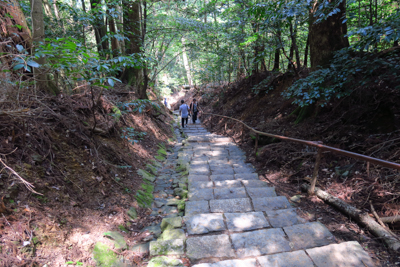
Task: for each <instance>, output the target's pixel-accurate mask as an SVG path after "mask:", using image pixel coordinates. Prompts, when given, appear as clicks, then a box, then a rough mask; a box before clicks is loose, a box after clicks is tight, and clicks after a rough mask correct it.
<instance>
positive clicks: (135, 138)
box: [121, 127, 147, 145]
mask: <svg viewBox="0 0 400 267" xmlns="http://www.w3.org/2000/svg"><path fill="white" fill-rule="evenodd" d="M146 135H147V133H146V132H138V131H135V128H133V127H126V128H123V129H122V135H121V138H125V139H126V140H128V142H129V143H131V144H132V145H133V144H135V143H137V142H139V140H143V138H144V137H145V136H146Z"/></svg>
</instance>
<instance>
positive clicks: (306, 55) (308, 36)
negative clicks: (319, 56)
mask: <svg viewBox="0 0 400 267" xmlns="http://www.w3.org/2000/svg"><path fill="white" fill-rule="evenodd" d="M309 40H310V34H308V35H307V41H306V49H305V51H304V67H305V68H307V64H308V50H309V43H310V42H309Z"/></svg>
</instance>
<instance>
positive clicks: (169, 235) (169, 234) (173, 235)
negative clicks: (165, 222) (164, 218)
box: [158, 229, 186, 241]
mask: <svg viewBox="0 0 400 267" xmlns="http://www.w3.org/2000/svg"><path fill="white" fill-rule="evenodd" d="M173 239H186V235H185V231H183V230H182V229H166V230H165V231H164V232H163V233H162V234H161V236H160V237H159V238H158V240H163V241H166V240H173Z"/></svg>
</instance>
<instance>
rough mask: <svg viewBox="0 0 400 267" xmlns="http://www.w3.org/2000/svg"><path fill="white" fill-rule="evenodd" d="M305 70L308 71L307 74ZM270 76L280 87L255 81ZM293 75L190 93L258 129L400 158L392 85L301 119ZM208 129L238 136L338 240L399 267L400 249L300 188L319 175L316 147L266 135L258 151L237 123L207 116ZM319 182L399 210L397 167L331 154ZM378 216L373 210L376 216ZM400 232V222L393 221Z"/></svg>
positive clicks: (397, 97)
mask: <svg viewBox="0 0 400 267" xmlns="http://www.w3.org/2000/svg"><path fill="white" fill-rule="evenodd" d="M302 75H307V73H306V72H304V71H303V73H302ZM268 76H272V77H273V78H272V79H270V81H271V82H270V84H269V85H272V86H273V88H274V89H273V90H271V91H268V92H263V91H262V90H261V91H259V92H258V93H256V92H255V90H253V88H254V86H255V85H256V84H258V83H259V82H260V81H262V80H263V79H265V78H267V77H268ZM293 76H294V75H293V74H291V73H286V74H276V73H269V72H268V73H262V74H257V75H253V76H250V77H249V78H246V79H243V80H241V81H239V82H236V83H231V84H229V85H221V86H213V87H209V88H206V87H203V88H196V89H192V90H191V92H190V93H189V94H188V95H190V97H188V98H186V101H190V100H191V99H192V98H193V97H195V98H197V99H200V106H201V107H202V108H203V110H204V112H207V113H214V114H220V115H225V116H231V117H234V118H236V119H239V120H242V121H244V122H245V123H246V124H248V125H249V126H251V127H253V128H255V129H257V130H259V131H264V132H268V133H272V134H277V135H284V136H288V137H293V138H298V139H304V140H311V141H322V142H323V143H324V144H327V145H330V146H333V147H337V148H340V149H345V150H349V151H352V152H356V153H361V154H365V155H368V156H372V157H377V158H380V159H384V160H389V161H394V162H399V160H398V159H399V155H400V106H399V105H398V103H400V92H399V91H398V90H393V91H390V90H388V89H387V88H368V87H366V88H364V89H363V91H359V92H354V93H353V94H352V95H351V96H350V97H347V98H344V99H341V100H340V101H336V102H333V103H331V105H329V106H328V107H325V108H321V107H312V108H310V109H309V110H308V114H307V116H305V117H304V119H303V120H302V121H300V122H298V121H296V120H297V119H298V109H297V108H296V106H295V105H292V104H291V102H292V101H291V100H288V99H285V98H284V97H283V96H282V95H281V93H282V91H283V90H285V89H286V88H287V87H288V86H289V85H290V84H291V83H292V81H293ZM396 103H397V104H396ZM202 121H203V123H205V125H206V126H207V128H208V129H209V130H210V131H212V132H214V133H218V134H221V135H226V136H231V137H233V139H234V140H235V141H236V142H237V143H238V144H240V146H241V148H242V149H243V150H245V151H246V152H247V157H248V162H250V163H252V164H253V165H254V166H256V167H257V171H258V173H259V174H261V175H262V176H263V177H264V178H265V180H266V181H268V182H270V183H272V184H273V186H275V187H276V191H277V193H278V194H280V195H284V196H286V197H288V198H292V197H294V196H297V197H295V198H297V199H298V202H299V203H298V206H299V207H300V208H301V209H302V210H303V211H304V217H305V218H307V219H308V220H309V221H320V222H322V223H324V224H325V225H326V226H327V227H328V228H329V230H330V231H331V232H332V233H333V234H334V235H335V237H336V238H337V240H338V241H339V242H340V241H348V240H357V241H358V242H359V243H360V244H361V245H362V247H363V248H364V249H366V250H367V251H368V252H369V254H370V255H371V256H372V257H373V258H374V259H375V260H377V261H378V262H379V263H380V266H398V265H399V264H400V263H399V256H400V255H399V254H398V253H394V252H392V251H390V250H388V249H387V248H386V247H385V246H384V244H383V242H382V241H381V240H378V239H377V238H376V237H375V236H373V235H372V234H371V233H369V232H368V231H367V230H366V229H364V228H362V227H360V226H358V225H357V224H356V223H355V222H353V221H352V220H351V219H349V218H347V217H346V216H344V215H343V214H341V213H340V212H339V211H337V210H335V209H334V208H332V207H330V206H329V205H328V204H326V203H324V202H323V201H322V200H320V199H318V198H317V197H309V196H307V195H306V194H305V193H303V192H301V190H300V186H301V184H302V183H304V182H309V181H310V177H311V176H312V172H313V166H314V162H315V155H316V150H315V149H314V148H312V147H307V146H303V145H300V144H295V143H290V142H280V141H279V140H276V139H272V138H266V137H260V141H259V146H258V147H259V149H258V151H257V153H255V152H254V145H255V136H251V135H250V133H249V131H246V132H245V138H244V142H242V141H241V140H242V138H241V133H242V127H241V126H239V125H238V123H235V122H233V121H232V120H227V119H224V118H221V117H215V116H209V115H204V116H203V118H202ZM319 170H320V171H319V179H318V183H317V186H318V187H320V188H321V189H323V190H325V191H327V192H329V193H330V194H332V195H334V196H336V197H338V198H340V199H342V200H345V201H346V202H347V203H349V204H351V205H353V206H355V207H357V208H359V209H361V210H363V211H367V212H369V213H371V206H370V201H371V203H372V205H373V206H374V208H375V209H376V210H377V212H378V214H379V216H381V217H384V216H394V215H398V214H399V213H400V193H399V192H400V175H399V172H398V171H396V170H391V169H387V168H383V167H380V166H377V165H370V166H369V165H367V164H366V163H365V162H363V161H357V160H354V159H351V158H347V157H343V156H340V155H336V154H333V153H324V154H323V157H322V160H321V166H320V169H319ZM371 216H372V215H371ZM390 228H391V229H392V231H393V232H395V233H397V236H400V225H390Z"/></svg>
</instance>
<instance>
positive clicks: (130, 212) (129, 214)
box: [127, 207, 138, 220]
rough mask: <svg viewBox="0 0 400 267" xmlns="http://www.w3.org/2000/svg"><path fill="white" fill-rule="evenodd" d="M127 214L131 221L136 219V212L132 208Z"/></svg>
mask: <svg viewBox="0 0 400 267" xmlns="http://www.w3.org/2000/svg"><path fill="white" fill-rule="evenodd" d="M127 214H128V216H129V218H130V219H131V220H135V219H137V217H138V215H137V211H136V209H135V208H134V207H130V208H129V210H128V212H127Z"/></svg>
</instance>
